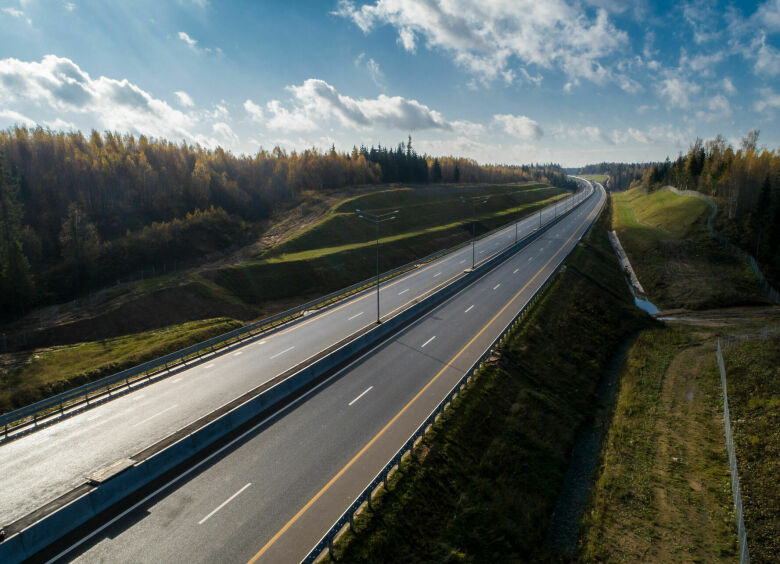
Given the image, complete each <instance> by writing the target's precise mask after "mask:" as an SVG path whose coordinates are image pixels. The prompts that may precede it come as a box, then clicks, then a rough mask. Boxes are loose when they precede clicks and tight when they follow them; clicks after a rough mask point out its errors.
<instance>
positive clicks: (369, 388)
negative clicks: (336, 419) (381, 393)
mask: <svg viewBox="0 0 780 564" xmlns="http://www.w3.org/2000/svg"><path fill="white" fill-rule="evenodd" d="M373 389H374V386H369V387H368V388H366V390H365V391H364V392H363V393H362V394H360V395H359V396H358V397H356V398H355V399H353V400H352V401H351V402H349V403H348V404H347V405H352V404H353V403H355V402H356V401H357V400H359V399H360V398H362V397H363V396H364V395H366V394H367V393H368V392H370V391H371V390H373Z"/></svg>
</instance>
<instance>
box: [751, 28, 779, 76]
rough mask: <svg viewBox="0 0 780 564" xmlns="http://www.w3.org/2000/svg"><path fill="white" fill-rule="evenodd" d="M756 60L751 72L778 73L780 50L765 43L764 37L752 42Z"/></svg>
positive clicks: (761, 73) (767, 74)
mask: <svg viewBox="0 0 780 564" xmlns="http://www.w3.org/2000/svg"><path fill="white" fill-rule="evenodd" d="M753 46H754V49H755V56H756V61H755V64H754V66H753V72H754V73H755V74H756V75H759V76H761V75H766V76H777V75H778V74H780V51H778V50H777V49H775V48H774V47H773V46H772V45H768V44H767V43H766V37H763V36H762V37H761V38H760V39H759V40H757V41H756V42H754V45H753Z"/></svg>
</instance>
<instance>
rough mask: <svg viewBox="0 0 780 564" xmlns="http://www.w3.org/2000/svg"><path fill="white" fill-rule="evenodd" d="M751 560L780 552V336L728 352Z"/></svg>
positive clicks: (728, 377)
mask: <svg viewBox="0 0 780 564" xmlns="http://www.w3.org/2000/svg"><path fill="white" fill-rule="evenodd" d="M723 358H724V360H725V364H726V380H727V386H728V393H729V411H730V413H731V421H732V429H733V432H734V442H735V445H736V451H737V470H738V472H739V479H740V482H741V488H742V503H743V506H744V519H745V528H746V529H747V537H748V547H749V549H750V560H751V561H752V562H754V563H759V562H776V561H777V556H778V554H780V338H778V337H775V338H773V339H770V340H767V341H755V342H751V343H744V344H740V345H734V346H731V347H729V348H727V349H725V350H724V351H723Z"/></svg>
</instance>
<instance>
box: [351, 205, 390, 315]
mask: <svg viewBox="0 0 780 564" xmlns="http://www.w3.org/2000/svg"><path fill="white" fill-rule="evenodd" d="M355 213H356V214H358V217H359V218H360V219H364V220H365V221H368V222H369V223H373V224H374V225H375V226H376V322H377V324H379V323H381V322H382V321H381V319H380V316H379V224H380V223H384V222H385V221H391V220H393V219H395V218H396V216H395V215H394V214H397V213H398V210H395V211H391V212H388V213H383V214H379V215H377V214H373V213H367V212H364V211H361V210H355Z"/></svg>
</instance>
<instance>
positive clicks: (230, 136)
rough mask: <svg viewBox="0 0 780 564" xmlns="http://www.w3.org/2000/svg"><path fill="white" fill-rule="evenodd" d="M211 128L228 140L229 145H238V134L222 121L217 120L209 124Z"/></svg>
mask: <svg viewBox="0 0 780 564" xmlns="http://www.w3.org/2000/svg"><path fill="white" fill-rule="evenodd" d="M211 129H212V131H213V132H214V133H216V134H217V135H218V136H219V137H220V138H221V139H223V140H225V141H227V142H228V144H229V145H234V146H235V145H238V135H236V133H235V132H234V131H233V129H232V128H231V127H230V126H229V125H228V124H226V123H225V122H224V121H220V122H217V123H215V124H213V125H212V126H211Z"/></svg>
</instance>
